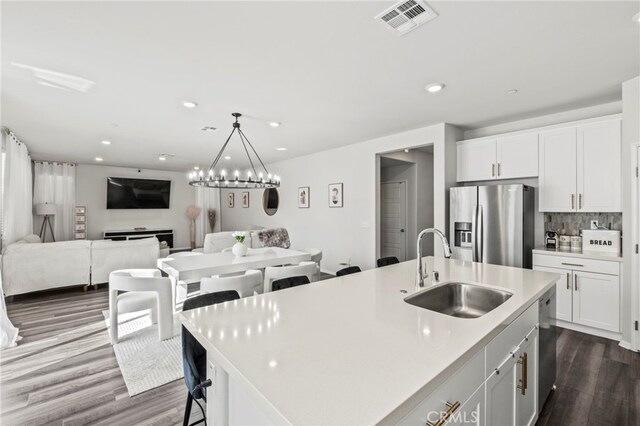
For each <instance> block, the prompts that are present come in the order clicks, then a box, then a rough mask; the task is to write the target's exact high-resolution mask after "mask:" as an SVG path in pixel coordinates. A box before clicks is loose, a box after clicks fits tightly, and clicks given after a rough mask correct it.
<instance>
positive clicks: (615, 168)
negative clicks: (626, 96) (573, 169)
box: [577, 119, 622, 212]
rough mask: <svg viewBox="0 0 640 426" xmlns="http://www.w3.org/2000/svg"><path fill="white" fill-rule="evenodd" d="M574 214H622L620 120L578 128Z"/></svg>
mask: <svg viewBox="0 0 640 426" xmlns="http://www.w3.org/2000/svg"><path fill="white" fill-rule="evenodd" d="M577 134H578V146H577V148H578V152H577V193H578V195H577V197H578V211H582V212H620V211H622V176H621V174H620V168H621V163H620V162H621V159H620V120H618V119H616V120H607V121H602V122H598V123H593V124H587V125H584V126H578V128H577Z"/></svg>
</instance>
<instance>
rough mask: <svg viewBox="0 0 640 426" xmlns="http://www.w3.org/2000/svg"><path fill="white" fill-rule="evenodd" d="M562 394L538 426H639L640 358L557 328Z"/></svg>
mask: <svg viewBox="0 0 640 426" xmlns="http://www.w3.org/2000/svg"><path fill="white" fill-rule="evenodd" d="M558 331H559V332H560V333H559V335H558V345H557V348H558V354H557V361H558V364H557V375H556V386H557V390H556V391H555V392H552V393H551V395H550V396H549V399H548V400H547V402H546V404H545V405H544V407H543V409H542V412H541V413H540V418H539V419H538V423H537V424H538V425H540V426H551V425H563V426H572V425H576V426H577V425H594V426H595V425H618V426H622V425H640V354H639V353H637V352H632V351H628V350H625V349H622V348H621V347H620V346H619V345H618V342H615V341H613V340H608V339H603V338H601V337H595V336H591V335H588V334H583V333H578V332H575V331H571V330H567V329H558Z"/></svg>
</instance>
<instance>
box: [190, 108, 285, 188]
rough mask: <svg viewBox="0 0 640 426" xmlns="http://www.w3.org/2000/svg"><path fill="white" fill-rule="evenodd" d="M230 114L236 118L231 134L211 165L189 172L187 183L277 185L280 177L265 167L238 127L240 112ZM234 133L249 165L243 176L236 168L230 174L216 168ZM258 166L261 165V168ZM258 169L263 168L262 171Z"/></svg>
mask: <svg viewBox="0 0 640 426" xmlns="http://www.w3.org/2000/svg"><path fill="white" fill-rule="evenodd" d="M231 115H232V116H233V117H235V119H236V121H235V122H234V123H233V130H231V134H230V135H229V137H228V138H227V140H226V142H225V143H224V145H222V148H221V149H220V152H218V155H217V156H216V158H215V159H214V160H213V163H211V166H210V167H209V169H208V170H206V171H205V170H202V169H200V170H196V169H194V170H193V171H192V172H191V173H189V185H192V186H202V187H206V188H248V189H265V188H277V187H279V186H280V178H279V177H278V176H276V175H272V174H271V173H269V171H268V170H267V167H266V166H265V165H264V163H263V162H262V160H261V159H260V156H259V155H258V153H257V152H256V150H255V148H254V147H253V145H251V142H249V139H247V137H246V136H245V134H244V132H243V131H242V129H240V123H239V122H238V118H240V117H242V114H240V113H239V112H234V113H233V114H231ZM234 133H235V134H237V135H238V137H239V138H240V142H242V146H243V148H244V152H245V153H246V154H247V158H248V159H249V164H250V165H251V170H249V171H248V172H247V173H246V175H244V176H241V175H240V172H239V171H238V170H236V171H235V172H234V173H233V175H230V174H229V173H227V172H226V171H225V170H224V169H221V170H216V167H217V166H218V162H219V161H220V159H221V158H222V154H223V153H224V150H225V149H226V148H227V145H228V144H229V141H230V140H231V137H232V136H233V135H234ZM249 149H250V150H251V151H250V150H249ZM251 152H253V154H254V156H255V159H254V158H252V156H251ZM254 161H255V163H254ZM257 163H259V167H258V170H256V164H257ZM260 166H261V167H262V168H261V169H260ZM259 170H263V171H264V172H263V171H259Z"/></svg>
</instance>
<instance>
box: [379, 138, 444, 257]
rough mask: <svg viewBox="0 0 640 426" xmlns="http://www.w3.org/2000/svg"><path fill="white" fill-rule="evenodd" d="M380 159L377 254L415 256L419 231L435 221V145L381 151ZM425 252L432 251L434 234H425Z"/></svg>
mask: <svg viewBox="0 0 640 426" xmlns="http://www.w3.org/2000/svg"><path fill="white" fill-rule="evenodd" d="M379 160H380V161H379V170H378V172H379V173H378V176H379V179H380V180H379V182H380V186H379V188H380V192H379V197H378V226H377V234H378V238H377V243H378V246H377V247H378V250H377V254H378V257H387V256H395V257H397V258H398V260H400V261H401V262H402V261H405V260H412V259H415V258H416V256H417V255H416V238H417V237H418V233H419V232H420V231H421V230H423V229H425V228H429V227H433V223H434V206H433V145H428V146H422V147H417V148H411V149H409V148H408V149H401V150H398V151H393V152H388V153H384V154H379ZM403 197H404V200H403ZM403 209H404V214H403V213H402V210H403ZM422 255H423V256H430V255H433V235H427V236H426V237H425V241H423V252H422Z"/></svg>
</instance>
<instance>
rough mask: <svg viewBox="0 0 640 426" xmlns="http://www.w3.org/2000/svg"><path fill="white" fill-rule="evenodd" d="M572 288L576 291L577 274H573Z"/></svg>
mask: <svg viewBox="0 0 640 426" xmlns="http://www.w3.org/2000/svg"><path fill="white" fill-rule="evenodd" d="M573 288H574V289H575V290H576V291H577V290H578V274H573Z"/></svg>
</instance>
